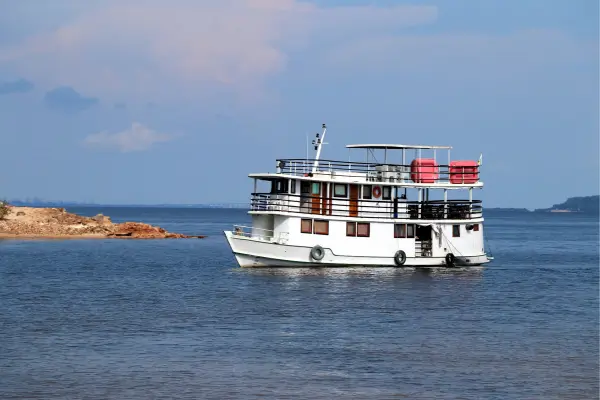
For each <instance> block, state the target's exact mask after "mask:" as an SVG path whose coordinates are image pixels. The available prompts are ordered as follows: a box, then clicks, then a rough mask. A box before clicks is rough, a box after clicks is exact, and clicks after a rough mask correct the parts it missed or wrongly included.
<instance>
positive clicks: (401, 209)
mask: <svg viewBox="0 0 600 400" xmlns="http://www.w3.org/2000/svg"><path fill="white" fill-rule="evenodd" d="M250 210H251V211H282V212H290V213H299V214H317V215H331V216H337V217H365V218H383V219H390V218H401V219H424V220H437V219H453V220H456V219H461V220H462V219H472V218H480V217H481V216H482V215H483V208H482V204H481V200H473V201H469V200H448V201H446V202H444V201H443V200H432V201H421V202H418V201H406V200H401V199H397V200H362V199H361V200H348V199H340V198H335V197H334V198H329V197H322V196H314V195H309V194H307V195H293V194H272V193H253V194H252V197H251V201H250Z"/></svg>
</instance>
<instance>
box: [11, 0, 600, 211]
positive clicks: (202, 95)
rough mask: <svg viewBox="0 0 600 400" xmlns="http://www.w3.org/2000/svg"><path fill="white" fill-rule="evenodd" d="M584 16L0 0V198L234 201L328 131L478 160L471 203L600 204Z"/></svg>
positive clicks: (248, 3) (461, 7) (147, 0)
mask: <svg viewBox="0 0 600 400" xmlns="http://www.w3.org/2000/svg"><path fill="white" fill-rule="evenodd" d="M598 14H599V10H598V2H597V1H594V0H578V1H567V0H561V1H547V0H521V1H509V2H507V1H505V0H478V1H470V0H469V1H467V0H438V1H433V0H432V1H416V0H415V1H410V2H408V1H392V0H388V1H383V0H382V1H367V0H365V1H358V0H354V1H353V0H346V1H342V0H329V1H326V0H320V1H308V0H305V1H300V0H214V1H213V0H172V1H164V0H160V1H159V0H144V1H142V0H89V1H85V2H82V1H80V0H54V1H52V2H40V1H37V0H19V1H13V0H0V149H2V151H1V152H0V156H1V157H2V161H3V163H2V165H3V167H4V168H3V169H4V173H1V174H0V197H1V198H8V199H25V198H32V197H38V198H42V199H46V200H68V201H81V202H96V203H104V204H157V203H178V204H182V203H242V202H247V201H248V199H249V195H250V192H251V191H252V188H253V187H252V180H251V179H249V178H248V174H250V173H258V172H274V171H275V160H276V159H277V158H293V157H302V158H303V157H305V155H306V135H307V134H308V135H310V136H313V135H314V134H315V133H316V132H318V131H320V128H321V124H323V123H326V124H327V126H328V131H327V140H326V141H327V143H328V144H327V145H325V146H324V148H323V153H322V157H323V158H326V159H341V160H347V159H348V150H347V149H346V148H345V145H346V144H350V143H402V144H425V145H450V146H453V150H452V157H453V158H454V159H472V160H476V159H478V158H479V155H480V153H482V154H483V166H482V170H481V178H482V181H483V182H484V184H485V187H484V189H483V190H481V191H477V192H476V197H477V198H479V199H482V200H483V202H484V203H483V204H484V207H485V206H487V207H527V208H542V207H549V206H551V205H552V204H555V203H560V202H562V201H564V200H565V199H566V198H567V197H571V196H582V195H592V194H598V191H599V169H600V165H599V131H598V129H599V94H598V85H599V82H598V68H599V63H598V48H599V40H598ZM361 155H362V154H360V153H358V152H357V153H355V156H353V157H355V158H353V159H356V160H359V156H361ZM311 156H312V154H311ZM465 197H466V193H465Z"/></svg>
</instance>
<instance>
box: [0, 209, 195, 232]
mask: <svg viewBox="0 0 600 400" xmlns="http://www.w3.org/2000/svg"><path fill="white" fill-rule="evenodd" d="M9 210H10V211H9V213H8V215H6V216H5V217H4V218H3V219H2V220H0V239H106V238H111V239H189V238H199V239H202V238H204V236H200V235H198V236H191V235H184V234H181V233H173V232H168V231H166V230H165V229H163V228H160V227H158V226H152V225H149V224H144V223H141V222H123V223H114V222H112V221H111V220H110V217H108V216H105V215H102V214H98V215H96V216H94V217H84V216H81V215H77V214H73V213H69V212H67V211H66V210H65V209H64V208H36V207H13V206H9Z"/></svg>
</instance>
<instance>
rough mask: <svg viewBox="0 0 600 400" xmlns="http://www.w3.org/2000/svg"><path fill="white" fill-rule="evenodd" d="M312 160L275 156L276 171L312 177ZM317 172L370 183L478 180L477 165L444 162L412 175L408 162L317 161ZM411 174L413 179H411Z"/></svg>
mask: <svg viewBox="0 0 600 400" xmlns="http://www.w3.org/2000/svg"><path fill="white" fill-rule="evenodd" d="M314 162H315V160H314V159H301V158H288V159H278V160H277V172H278V173H283V174H288V175H296V176H312V169H313V165H314ZM434 169H435V171H434ZM430 172H435V173H434V175H437V176H435V177H433V178H432V179H430V178H431V176H430ZM316 173H317V174H319V175H323V174H325V175H328V176H332V177H335V176H345V177H356V178H362V179H366V180H367V181H371V182H414V181H417V182H419V181H421V180H423V181H424V182H422V183H455V184H458V183H473V182H478V181H479V167H477V168H476V169H475V170H472V169H470V168H468V167H463V168H461V167H457V166H450V165H444V164H438V165H437V166H436V167H429V166H424V167H422V169H421V170H420V171H415V174H414V176H413V174H411V166H410V165H402V164H392V163H367V162H350V161H334V160H318V167H317V170H316ZM413 177H414V178H415V180H413V179H412V178H413Z"/></svg>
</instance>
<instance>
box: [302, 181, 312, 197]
mask: <svg viewBox="0 0 600 400" xmlns="http://www.w3.org/2000/svg"><path fill="white" fill-rule="evenodd" d="M310 193H311V185H310V182H308V181H300V194H310Z"/></svg>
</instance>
